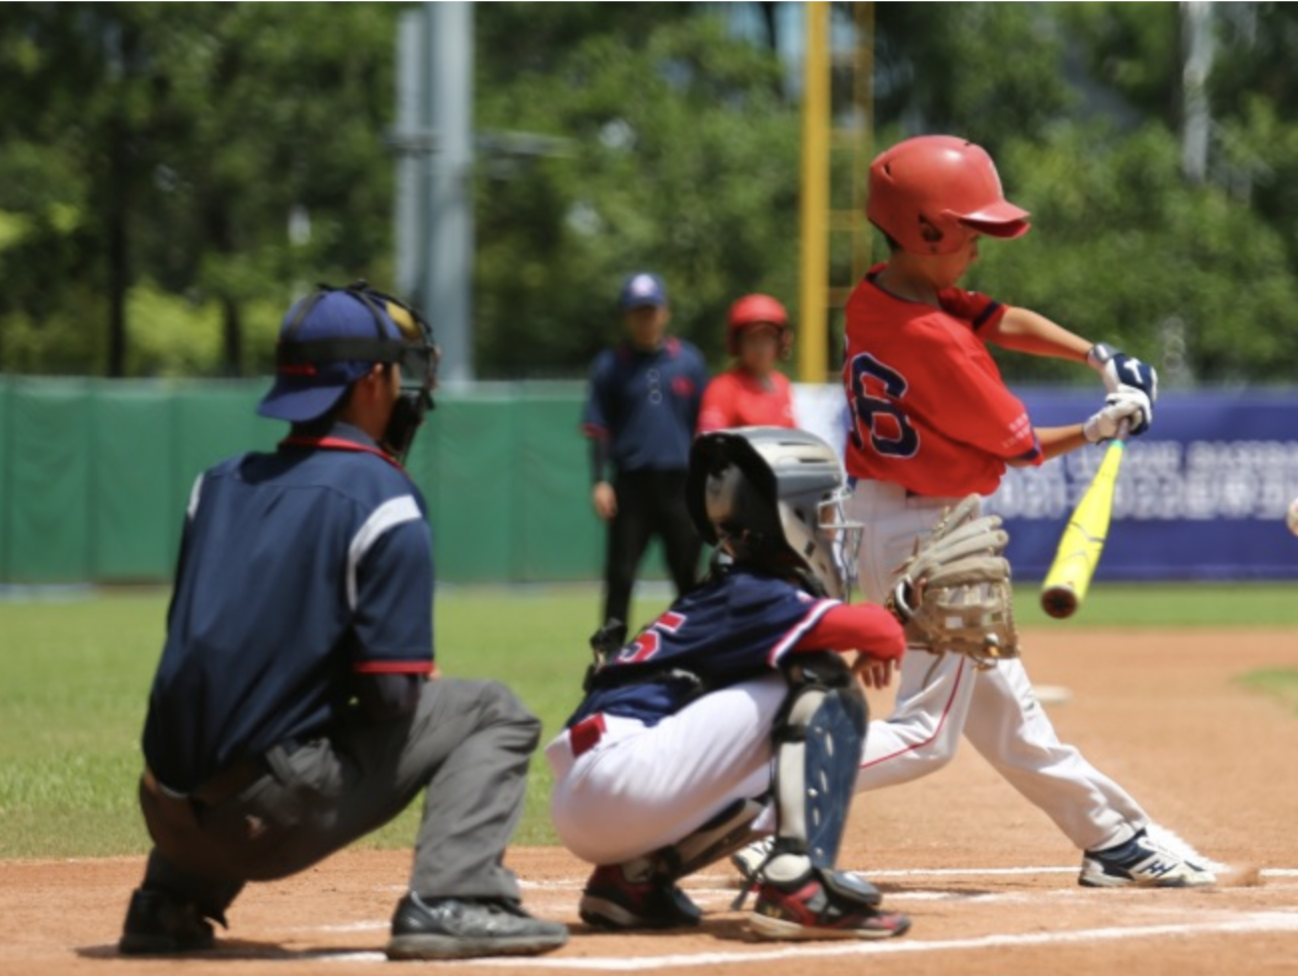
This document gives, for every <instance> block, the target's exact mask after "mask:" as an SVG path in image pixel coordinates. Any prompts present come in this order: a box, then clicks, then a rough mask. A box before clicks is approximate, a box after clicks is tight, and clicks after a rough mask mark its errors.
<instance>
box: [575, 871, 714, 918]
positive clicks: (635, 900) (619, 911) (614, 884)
mask: <svg viewBox="0 0 1298 976" xmlns="http://www.w3.org/2000/svg"><path fill="white" fill-rule="evenodd" d="M577 912H578V914H579V915H580V916H581V920H582V921H583V922H585V923H586V924H587V925H593V926H595V927H596V928H601V929H674V928H682V927H685V926H694V925H698V924H699V919H700V918H702V917H703V913H702V912H701V911H699V907H698V906H697V905H695V904H694V902H692V901H690V899H689V897H688V896H687V895H686V894H685V892H683V891H681V889H680V888H678V887H677V886H676V885H675V884H673V883H672V880H671V879H670V878H668V877H666V876H665V875H653V876H651V877H649V878H648V880H646V881H631V880H630V879H629V878H628V877H627V876H626V872H625V870H623V868H622V866H621V865H619V864H609V865H604V866H603V867H598V868H596V869H595V871H594V873H593V874H591V876H590V879H589V880H588V881H587V882H586V890H585V891H584V892H582V895H581V902H580V904H579V905H578V906H577Z"/></svg>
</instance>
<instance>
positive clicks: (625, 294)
mask: <svg viewBox="0 0 1298 976" xmlns="http://www.w3.org/2000/svg"><path fill="white" fill-rule="evenodd" d="M666 304H667V286H666V285H664V284H663V280H662V279H661V278H659V277H658V276H657V275H656V274H650V273H649V272H648V271H641V272H640V273H639V274H633V275H632V276H631V277H630V278H628V279H627V280H626V281H625V282H624V283H623V284H622V295H621V297H619V298H618V306H619V307H620V308H621V309H622V311H624V312H626V311H629V310H630V309H633V308H640V307H641V306H644V305H652V306H655V307H657V308H662V307H663V306H664V305H666Z"/></svg>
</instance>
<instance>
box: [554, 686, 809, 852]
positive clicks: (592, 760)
mask: <svg viewBox="0 0 1298 976" xmlns="http://www.w3.org/2000/svg"><path fill="white" fill-rule="evenodd" d="M787 695H788V685H787V684H786V682H785V679H784V676H783V675H782V674H778V673H774V674H770V675H767V676H764V677H762V678H758V679H756V680H753V681H746V682H743V683H742V684H738V685H734V686H732V687H730V688H723V689H721V690H719V691H714V692H711V693H709V694H707V695H705V696H703V697H702V698H700V699H698V700H697V701H695V702H693V703H692V704H690V705H689V706H687V707H686V708H684V709H682V710H681V711H680V712H678V713H677V714H675V715H672V716H670V717H668V718H665V719H663V720H662V721H661V722H660V723H658V724H657V725H655V726H652V727H646V726H645V725H643V724H642V723H640V722H637V721H635V720H633V719H625V718H618V717H616V716H612V715H606V716H605V717H604V721H605V725H606V731H605V732H604V734H603V736H602V738H601V739H600V741H599V743H598V744H596V745H595V746H594V747H593V748H592V749H590V750H589V751H588V752H585V753H583V754H582V755H581V756H580V757H577V758H574V757H573V754H572V748H571V745H570V743H569V740H568V733H567V732H566V731H564V732H561V733H560V734H559V735H558V736H557V737H556V738H555V739H553V740H552V741H551V742H550V744H549V745H547V746H546V748H545V758H546V760H547V761H548V762H549V763H550V766H551V768H552V769H553V770H554V779H555V783H554V791H553V793H552V794H551V797H550V812H551V814H552V816H553V818H554V826H555V829H556V830H557V831H558V833H559V839H560V840H562V841H563V845H564V847H566V848H568V850H570V851H572V853H573V854H575V855H577V856H578V857H579V858H581V859H582V860H583V861H588V862H590V863H591V864H621V863H623V862H625V861H629V860H631V859H632V858H636V857H642V856H643V855H646V854H650V853H652V852H653V851H656V850H659V849H660V848H662V847H666V846H668V845H669V844H674V843H676V842H677V841H679V840H681V839H683V838H684V837H686V836H688V835H689V834H691V833H693V832H694V831H695V830H697V829H698V828H699V827H701V826H703V825H704V824H705V823H707V822H708V821H709V820H711V819H712V818H713V817H715V816H716V815H717V814H718V813H720V812H721V811H722V810H724V809H725V808H726V807H728V806H729V805H730V804H731V803H733V802H734V801H735V800H738V799H749V798H756V797H760V796H762V794H764V793H766V792H768V791H769V790H770V788H771V777H772V765H771V752H772V750H771V729H772V726H773V725H774V722H775V715H776V713H777V712H778V711H779V710H780V706H781V705H783V704H784V699H785V697H786V696H787ZM754 826H757V827H760V826H762V824H761V823H760V822H759V823H758V824H755V825H754ZM768 829H769V828H768Z"/></svg>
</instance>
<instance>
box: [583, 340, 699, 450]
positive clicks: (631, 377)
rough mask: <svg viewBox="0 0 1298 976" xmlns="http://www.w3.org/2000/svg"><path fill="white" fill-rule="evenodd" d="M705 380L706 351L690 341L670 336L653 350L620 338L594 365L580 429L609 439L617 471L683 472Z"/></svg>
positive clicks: (587, 434)
mask: <svg viewBox="0 0 1298 976" xmlns="http://www.w3.org/2000/svg"><path fill="white" fill-rule="evenodd" d="M707 385H708V370H707V366H706V364H705V363H704V362H703V356H702V354H701V353H700V352H699V351H698V350H697V349H696V348H694V346H692V345H690V344H689V343H688V342H682V341H681V340H680V339H675V338H668V339H667V340H666V341H665V342H664V343H663V345H662V348H660V349H656V350H654V351H653V352H640V351H638V350H636V349H634V348H632V346H631V345H630V343H626V342H624V343H621V344H620V345H618V346H617V347H616V348H613V349H606V350H604V352H602V353H600V354H599V356H598V357H596V359H595V363H594V365H593V366H592V367H591V376H590V397H589V399H588V400H587V401H586V408H585V413H584V415H583V417H582V430H583V432H584V433H585V434H586V436H587V437H607V438H609V441H610V444H609V456H610V457H611V458H612V459H613V463H614V464H615V465H617V469H618V470H619V471H643V470H654V471H672V470H682V471H683V470H685V468H687V467H688V466H689V459H690V443H691V442H692V441H693V439H694V428H695V427H696V426H697V425H698V420H699V404H700V403H701V402H702V400H703V390H704V389H705V388H706V387H707Z"/></svg>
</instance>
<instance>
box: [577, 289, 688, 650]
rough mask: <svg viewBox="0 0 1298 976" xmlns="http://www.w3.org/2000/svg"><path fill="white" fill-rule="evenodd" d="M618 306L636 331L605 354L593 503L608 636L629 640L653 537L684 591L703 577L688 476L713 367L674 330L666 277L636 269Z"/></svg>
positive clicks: (598, 373)
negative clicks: (602, 529) (600, 537)
mask: <svg viewBox="0 0 1298 976" xmlns="http://www.w3.org/2000/svg"><path fill="white" fill-rule="evenodd" d="M618 305H619V307H620V309H621V311H622V315H623V320H624V323H625V328H626V333H627V335H626V338H625V339H624V340H623V341H622V342H621V343H619V344H618V345H617V346H615V347H614V348H612V349H606V350H604V351H603V352H602V353H600V354H599V356H598V357H596V359H595V363H594V365H593V366H592V368H591V377H590V395H589V397H588V399H587V401H586V409H585V415H584V418H583V424H582V430H583V432H584V433H585V434H586V436H587V437H589V438H590V443H591V480H592V482H593V485H594V487H593V488H592V491H591V502H592V504H593V505H594V508H595V514H596V515H598V516H599V517H600V518H601V519H603V520H604V521H606V522H608V523H609V527H608V548H607V554H606V557H605V562H604V626H605V628H606V630H607V633H606V635H605V636H606V637H607V638H609V639H611V640H613V641H614V642H615V643H617V644H619V645H620V644H621V642H622V637H623V636H624V635H625V627H626V622H627V617H628V613H629V611H630V604H631V589H632V587H633V585H634V584H635V576H636V571H637V570H638V568H639V566H640V560H641V558H642V557H643V556H644V551H645V548H646V547H647V546H648V544H649V540H650V539H651V538H652V537H653V536H655V535H656V536H658V537H659V538H661V539H662V542H663V548H664V550H665V555H666V558H667V568H668V570H669V571H670V572H671V576H672V580H673V581H674V582H675V584H676V592H677V595H678V596H679V595H680V594H682V593H684V592H685V591H686V590H688V589H689V588H690V587H692V586H693V585H694V582H695V579H696V577H697V573H698V562H699V551H700V549H701V548H702V543H701V541H700V540H699V537H698V535H697V533H696V532H695V531H694V526H693V523H692V522H691V521H690V516H689V512H688V511H687V510H686V507H685V474H686V470H687V468H688V467H689V453H690V443H691V441H692V439H693V437H694V430H695V427H696V426H697V425H698V419H699V403H700V402H701V400H702V397H703V390H704V389H705V388H706V387H707V385H708V371H707V366H706V365H705V364H704V361H703V356H702V354H700V353H699V351H698V349H696V348H695V347H694V346H692V345H691V344H690V343H688V342H685V341H683V340H681V339H677V338H675V337H672V336H668V335H667V323H668V322H669V321H670V320H671V309H670V307H669V305H668V303H667V289H666V288H665V287H664V285H663V281H662V279H661V278H659V277H658V276H657V275H655V274H649V273H645V272H642V273H640V274H635V275H632V276H631V277H629V278H628V279H627V280H626V282H625V283H624V284H623V286H622V292H621V295H620V297H619V300H618ZM610 466H611V467H612V469H613V472H614V473H613V475H612V476H611V477H612V480H610V474H609V469H610Z"/></svg>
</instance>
